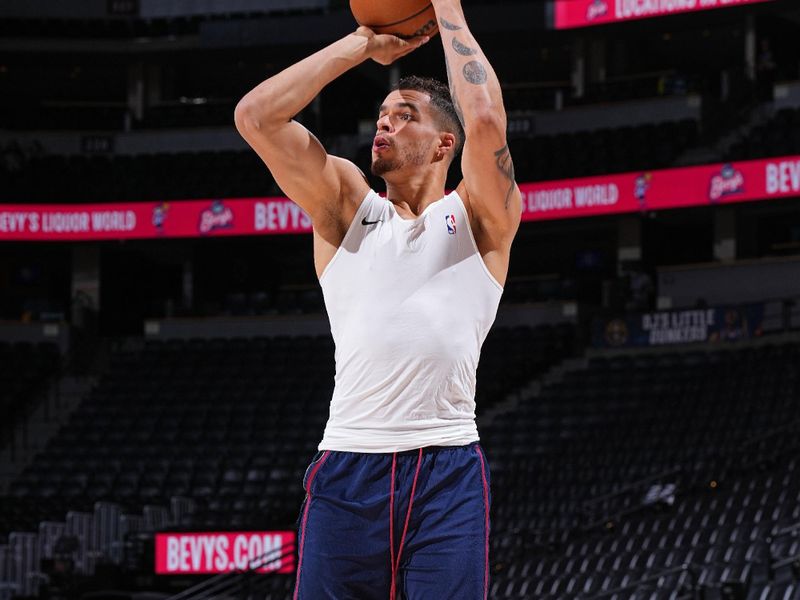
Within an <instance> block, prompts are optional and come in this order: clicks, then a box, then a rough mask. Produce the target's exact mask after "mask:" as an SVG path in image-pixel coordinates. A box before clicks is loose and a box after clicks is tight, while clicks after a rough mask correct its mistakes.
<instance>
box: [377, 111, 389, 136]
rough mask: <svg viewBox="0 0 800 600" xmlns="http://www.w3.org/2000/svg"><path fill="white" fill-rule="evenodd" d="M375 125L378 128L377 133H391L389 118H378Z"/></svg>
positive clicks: (385, 116)
mask: <svg viewBox="0 0 800 600" xmlns="http://www.w3.org/2000/svg"><path fill="white" fill-rule="evenodd" d="M375 125H376V126H377V127H378V133H380V132H382V131H389V132H391V131H392V120H391V119H390V118H389V115H383V116H382V117H378V120H377V121H376V122H375Z"/></svg>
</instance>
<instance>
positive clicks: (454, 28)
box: [439, 19, 461, 31]
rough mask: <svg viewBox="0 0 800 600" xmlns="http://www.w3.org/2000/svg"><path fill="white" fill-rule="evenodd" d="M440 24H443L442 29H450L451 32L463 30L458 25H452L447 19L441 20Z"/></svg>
mask: <svg viewBox="0 0 800 600" xmlns="http://www.w3.org/2000/svg"><path fill="white" fill-rule="evenodd" d="M439 23H441V24H442V27H444V28H445V29H449V30H450V31H458V30H459V29H461V25H456V24H455V23H451V22H450V21H448V20H447V19H439Z"/></svg>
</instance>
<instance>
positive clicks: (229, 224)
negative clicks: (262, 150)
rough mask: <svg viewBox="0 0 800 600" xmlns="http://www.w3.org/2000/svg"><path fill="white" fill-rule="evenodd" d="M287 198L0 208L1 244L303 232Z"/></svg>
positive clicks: (303, 219) (304, 223) (305, 226)
mask: <svg viewBox="0 0 800 600" xmlns="http://www.w3.org/2000/svg"><path fill="white" fill-rule="evenodd" d="M310 231H311V219H310V218H309V217H308V215H306V213H304V212H303V211H302V210H301V209H300V207H298V206H297V205H296V204H295V203H294V202H291V201H290V200H288V199H286V198H244V199H225V200H180V201H169V202H128V203H113V204H112V203H108V204H105V203H104V204H0V240H47V241H52V240H67V241H76V240H121V239H135V238H180V237H219V236H229V235H265V234H274V233H306V232H310Z"/></svg>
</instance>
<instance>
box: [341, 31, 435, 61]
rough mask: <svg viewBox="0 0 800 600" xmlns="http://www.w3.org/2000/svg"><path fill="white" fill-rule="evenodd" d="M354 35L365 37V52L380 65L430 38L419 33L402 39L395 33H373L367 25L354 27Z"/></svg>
mask: <svg viewBox="0 0 800 600" xmlns="http://www.w3.org/2000/svg"><path fill="white" fill-rule="evenodd" d="M355 35H360V36H362V37H365V38H367V52H368V53H369V56H370V58H371V59H372V60H374V61H375V62H376V63H379V64H382V65H390V64H392V63H393V62H394V61H396V60H397V59H398V58H400V57H402V56H405V55H406V54H408V53H410V52H413V51H414V50H416V49H417V48H419V47H420V46H422V44H424V43H426V42H427V41H428V40H429V39H430V37H428V36H427V35H420V36H417V37H413V38H409V39H407V40H404V39H402V38H399V37H397V36H396V35H389V34H385V33H375V32H374V31H372V29H370V28H369V27H364V26H361V27H359V28H358V29H356V32H355Z"/></svg>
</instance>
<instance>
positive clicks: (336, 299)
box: [235, 0, 520, 600]
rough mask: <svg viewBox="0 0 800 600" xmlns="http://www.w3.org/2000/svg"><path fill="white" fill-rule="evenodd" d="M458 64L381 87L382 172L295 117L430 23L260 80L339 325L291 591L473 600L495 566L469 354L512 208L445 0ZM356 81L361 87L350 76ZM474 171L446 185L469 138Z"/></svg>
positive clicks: (485, 102) (268, 142) (263, 109)
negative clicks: (375, 185) (433, 76)
mask: <svg viewBox="0 0 800 600" xmlns="http://www.w3.org/2000/svg"><path fill="white" fill-rule="evenodd" d="M433 5H434V8H435V11H436V16H437V19H438V23H439V29H440V31H441V40H442V43H443V45H444V52H445V58H446V66H447V72H448V78H449V82H450V86H449V90H448V88H447V87H446V86H445V85H443V84H441V83H438V82H436V81H433V80H428V79H420V78H416V77H409V78H406V79H402V80H401V81H400V82H399V85H398V86H397V88H396V89H394V90H392V91H391V92H390V93H389V95H388V96H386V98H385V100H384V101H383V103H382V105H381V107H380V109H379V113H378V117H377V122H376V129H377V133H376V135H375V138H374V144H373V146H372V165H371V167H372V172H373V173H374V174H376V175H379V176H381V177H382V178H383V179H384V181H385V182H386V198H385V199H384V198H382V197H381V196H379V195H378V194H377V193H376V192H375V191H373V190H371V189H370V187H369V185H368V184H367V182H366V181H365V178H364V176H363V175H362V173H361V172H360V171H359V169H358V168H357V167H356V166H355V165H354V164H352V163H351V162H349V161H347V160H344V159H342V158H338V157H336V156H331V155H329V154H327V153H326V152H325V149H324V148H323V147H322V145H321V144H320V142H319V141H318V140H317V138H315V137H314V136H313V135H312V134H311V133H310V132H309V131H307V130H306V129H305V128H304V127H303V126H302V125H300V124H299V123H297V122H295V121H293V120H292V117H293V116H294V115H296V114H297V113H299V112H300V111H301V110H302V109H303V108H304V107H305V106H306V105H308V104H309V103H310V102H311V101H312V100H313V98H314V97H315V96H316V95H317V94H319V93H320V91H321V90H322V88H323V87H324V86H325V85H327V84H328V83H329V82H331V81H333V80H334V79H336V78H337V77H339V76H340V75H342V74H343V73H345V72H346V71H348V70H349V69H352V68H353V67H355V66H357V65H359V64H360V63H362V62H364V61H365V60H368V59H373V60H375V61H377V62H379V63H381V64H384V65H388V64H390V63H392V62H393V61H395V60H396V59H398V58H400V57H401V56H403V55H405V54H408V53H409V52H411V51H413V50H414V49H416V48H418V47H419V46H420V45H422V44H423V43H425V42H427V41H428V40H427V38H418V39H411V40H407V41H404V40H401V39H399V38H397V37H394V36H390V35H376V34H375V33H373V32H372V31H371V30H370V29H367V28H364V27H360V28H358V30H357V31H355V32H354V33H352V34H350V35H347V36H345V37H344V38H343V39H340V40H339V41H337V42H334V43H333V44H331V45H330V46H328V47H327V48H325V49H323V50H321V51H319V52H317V53H316V54H313V55H312V56H309V57H308V58H306V59H304V60H302V61H300V62H298V63H297V64H295V65H293V66H291V67H289V68H287V69H286V70H284V71H283V72H281V73H278V74H277V75H275V76H274V77H271V78H270V79H268V80H266V81H265V82H263V83H261V84H260V85H258V86H257V87H256V88H255V89H253V90H252V91H251V92H250V93H248V94H247V95H246V96H245V97H244V98H243V99H242V100H241V101H240V103H239V105H238V106H237V108H236V113H235V120H236V125H237V128H238V130H239V131H240V132H241V134H242V135H243V136H244V138H245V139H246V140H247V142H248V143H249V144H250V145H251V146H252V147H253V149H254V150H255V151H256V152H257V153H258V155H259V156H260V157H261V158H262V159H263V160H264V162H265V163H266V165H267V166H268V167H269V170H270V172H271V173H272V175H273V176H274V178H275V180H276V181H277V182H278V184H279V185H280V187H281V189H282V190H283V191H284V192H285V193H286V195H287V196H288V197H289V198H291V199H292V200H293V201H294V202H296V203H297V204H298V205H300V206H301V207H302V208H303V209H304V210H305V211H306V212H307V213H308V214H309V216H310V217H311V220H312V223H313V231H314V233H313V238H314V261H315V265H316V271H317V275H318V277H319V280H320V284H321V286H322V291H323V294H324V298H325V304H326V307H327V310H328V314H329V317H330V322H331V330H332V334H333V338H334V341H335V342H336V353H335V359H336V377H335V389H334V393H333V399H332V401H331V406H330V418H329V420H328V424H327V426H326V429H325V433H324V436H323V439H322V442H321V443H320V445H319V450H320V452H319V453H318V454H317V456H316V457H315V458H314V460H313V462H312V463H311V465H310V466H309V468H308V470H307V471H306V476H305V478H304V482H303V484H304V488H305V490H306V500H305V502H304V505H303V508H302V511H301V515H300V521H299V548H298V554H299V559H298V567H297V583H296V588H295V592H294V598H295V599H300V600H326V599H330V600H371V599H373V598H374V599H375V600H386V599H387V598H390V599H392V600H393V599H394V598H408V599H412V600H418V599H430V600H478V599H485V598H486V597H487V594H488V585H489V572H488V569H489V558H488V548H489V501H490V500H489V498H490V496H489V473H488V466H487V463H486V458H485V456H484V454H483V450H482V449H481V447H480V445H479V444H478V432H477V429H476V426H475V402H474V395H475V370H476V368H477V366H478V358H479V354H480V348H481V345H482V343H483V341H484V339H485V337H486V334H487V332H488V331H489V328H490V327H491V325H492V322H493V321H494V318H495V315H496V311H497V305H498V302H499V301H500V296H501V293H502V291H503V288H502V285H503V284H504V282H505V277H506V273H507V271H508V261H509V252H510V248H511V241H512V239H513V237H514V234H515V233H516V230H517V228H518V226H519V220H520V194H519V190H518V188H517V186H516V184H515V183H514V169H513V166H512V162H511V156H510V154H509V150H508V145H507V144H506V135H505V129H506V116H505V111H504V109H503V100H502V96H501V92H500V86H499V84H498V81H497V77H496V76H495V73H494V71H493V69H492V67H491V65H490V64H489V61H488V60H487V58H486V56H485V55H484V54H483V52H482V51H481V48H480V46H479V45H478V43H477V42H476V41H475V38H474V37H473V36H472V34H471V33H470V30H469V27H468V26H467V23H466V20H465V18H464V13H463V11H462V9H461V5H460V2H459V1H457V0H434V2H433ZM353 93H358V90H353ZM462 146H463V153H462V158H461V166H462V172H463V174H464V180H463V181H462V182H461V183H459V185H458V187H457V188H456V189H455V190H454V191H452V192H451V193H449V194H445V188H444V186H445V180H446V177H447V171H448V167H449V166H450V164H451V162H452V161H453V159H454V158H455V157H456V156H457V155H458V154H459V151H460V150H461V149H462Z"/></svg>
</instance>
